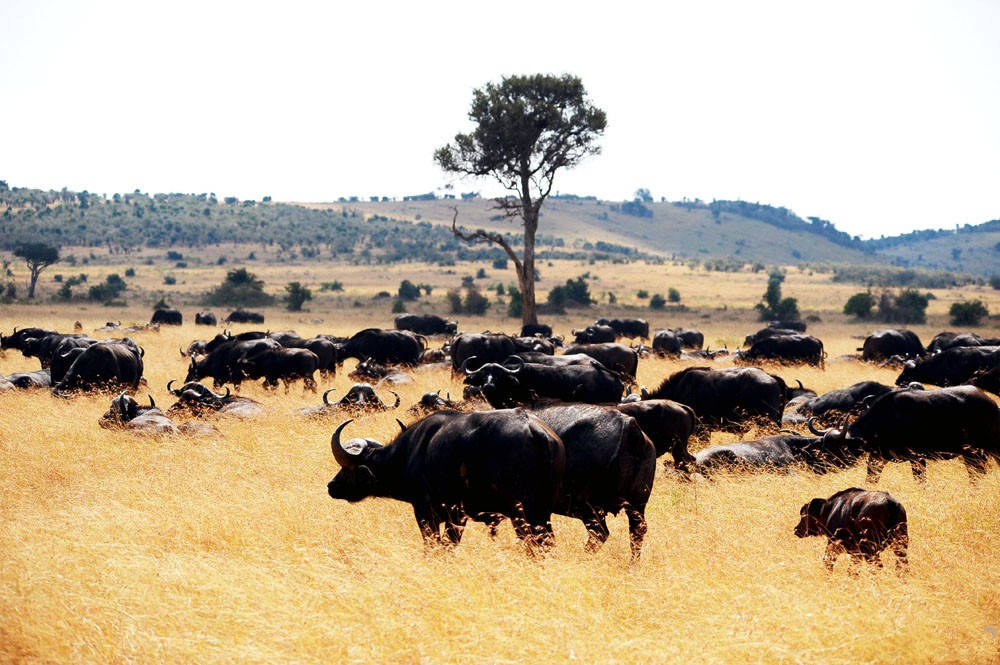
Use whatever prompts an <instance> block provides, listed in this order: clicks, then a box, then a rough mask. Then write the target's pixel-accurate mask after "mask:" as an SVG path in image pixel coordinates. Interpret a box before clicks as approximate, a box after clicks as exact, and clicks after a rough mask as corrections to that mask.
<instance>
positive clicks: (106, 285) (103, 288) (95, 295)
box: [87, 273, 126, 304]
mask: <svg viewBox="0 0 1000 665" xmlns="http://www.w3.org/2000/svg"><path fill="white" fill-rule="evenodd" d="M125 288H126V287H125V280H123V279H122V278H121V277H119V276H118V274H117V273H111V274H110V275H108V276H107V277H105V278H104V282H102V283H101V284H95V285H94V286H91V287H90V289H89V291H88V292H87V297H88V298H90V299H91V300H99V301H101V302H103V303H104V304H108V302H110V301H112V300H114V299H115V298H117V297H118V295H119V294H120V293H121V292H122V291H124V290H125Z"/></svg>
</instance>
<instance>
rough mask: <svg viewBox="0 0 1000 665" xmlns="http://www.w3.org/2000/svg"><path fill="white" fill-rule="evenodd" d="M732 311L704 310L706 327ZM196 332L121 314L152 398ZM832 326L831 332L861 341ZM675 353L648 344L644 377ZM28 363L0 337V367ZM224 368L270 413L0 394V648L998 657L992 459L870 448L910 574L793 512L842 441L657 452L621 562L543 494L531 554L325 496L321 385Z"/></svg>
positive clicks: (30, 653) (50, 655)
mask: <svg viewBox="0 0 1000 665" xmlns="http://www.w3.org/2000/svg"><path fill="white" fill-rule="evenodd" d="M36 311H37V310H36ZM17 315H18V317H19V318H17V319H15V318H13V317H11V316H8V315H4V314H0V330H3V331H5V332H7V331H9V330H10V329H11V327H12V325H13V324H14V323H15V322H16V323H20V324H24V323H38V324H42V325H50V326H52V327H56V328H59V329H62V330H66V329H68V328H70V327H71V326H72V321H73V319H74V318H77V316H78V315H77V313H75V312H73V311H72V310H65V311H59V312H56V313H54V314H52V315H47V316H39V317H38V318H37V319H33V320H30V321H27V320H25V315H24V314H23V312H18V314H17ZM28 318H31V317H30V316H28ZM281 324H288V327H297V328H298V329H299V331H300V332H302V333H305V334H309V333H312V332H316V331H317V330H318V329H319V328H324V326H320V325H311V324H310V325H303V324H301V323H297V322H296V321H295V320H292V319H287V320H279V321H278V322H277V325H275V324H272V328H276V327H278V326H279V325H281ZM362 324H363V322H360V321H354V320H351V319H342V320H340V321H339V323H338V325H339V326H342V327H343V328H345V329H350V328H354V329H357V328H358V327H361V325H362ZM88 327H89V326H88ZM746 327H747V324H746V323H745V322H743V323H742V324H738V323H736V322H734V323H733V324H732V330H731V331H729V330H723V329H722V328H719V329H715V328H710V327H707V326H706V328H705V332H706V338H713V337H720V336H736V335H737V334H738V330H742V331H743V332H746ZM313 328H315V330H314V329H313ZM325 329H327V330H328V328H325ZM345 331H346V330H345ZM719 331H722V332H719ZM204 334H205V331H204V329H197V328H195V327H194V326H191V325H185V326H183V327H182V328H180V329H172V328H170V329H168V328H164V329H163V330H162V331H161V332H160V333H148V334H144V335H141V336H138V339H139V341H140V343H142V344H143V346H144V347H145V348H146V356H145V360H146V376H147V377H148V378H149V382H150V388H149V391H150V392H151V393H152V394H153V395H154V397H155V398H156V401H157V403H158V404H160V405H167V404H169V403H170V401H171V400H170V399H169V397H170V396H169V395H168V394H167V393H166V391H165V389H164V385H165V383H166V381H167V380H168V379H170V378H183V374H184V371H185V361H184V359H182V358H180V356H179V355H178V354H177V347H178V346H183V345H184V344H185V343H186V342H187V341H189V340H190V339H193V338H194V337H196V336H204ZM834 335H835V331H834V330H833V329H831V330H830V331H829V333H828V334H827V335H826V336H824V340H825V341H827V346H828V348H829V347H831V346H833V347H835V348H847V347H848V346H850V345H854V344H856V340H850V339H849V338H848V337H847V336H846V335H844V336H843V337H844V339H840V338H836V337H834ZM821 336H823V335H821ZM352 364H353V363H352V362H350V361H349V363H348V365H347V368H346V369H345V371H344V372H342V373H339V374H338V375H337V377H336V379H335V380H334V381H333V383H332V385H333V386H334V387H336V388H337V392H336V393H334V395H337V394H342V393H343V392H344V391H345V390H346V388H347V387H348V386H349V385H350V383H351V382H352V381H351V379H349V378H348V377H347V376H346V371H347V369H349V368H350V367H351V366H352ZM685 364H690V363H680V362H673V361H665V360H653V359H650V360H644V361H643V362H642V363H641V364H640V377H639V379H640V383H645V384H647V385H654V384H656V383H658V381H659V380H660V379H662V378H663V377H664V376H666V375H667V374H669V373H670V372H672V371H674V370H676V369H678V368H680V367H681V366H683V365H685ZM36 366H37V363H36V362H35V361H34V360H25V359H22V358H21V357H20V355H19V354H17V353H16V352H8V353H7V354H6V356H5V357H3V358H0V371H2V373H5V374H6V373H10V372H12V371H15V370H17V369H33V368H35V367H36ZM773 369H775V371H777V372H778V373H779V374H781V375H782V376H784V377H785V378H786V379H787V380H789V381H793V380H794V378H796V377H799V378H802V380H803V382H804V383H806V385H809V386H813V387H815V388H816V389H817V390H819V391H824V390H829V389H831V388H835V387H840V386H843V385H847V384H849V383H852V382H854V381H858V380H862V379H865V378H875V379H878V380H881V381H883V382H890V383H891V381H892V378H893V374H892V373H891V372H889V371H888V370H880V369H873V368H871V367H869V366H866V365H863V364H861V363H857V362H849V361H840V362H831V363H829V364H828V366H827V369H826V371H825V372H824V371H820V370H817V369H809V368H773ZM414 377H415V379H416V382H415V383H414V384H411V385H406V386H400V387H397V388H396V390H397V391H398V392H399V393H400V394H401V395H402V398H403V406H404V407H405V406H408V405H409V404H412V403H413V402H415V401H416V400H417V399H418V398H419V396H420V394H421V393H423V392H424V391H427V390H435V389H438V388H444V389H446V390H450V391H451V393H452V395H456V394H460V392H461V383H460V381H458V380H457V379H454V378H452V377H451V376H450V374H449V373H447V372H444V371H441V370H423V371H417V372H414ZM321 387H330V384H327V385H326V386H321ZM242 392H243V393H245V394H247V395H249V396H252V397H255V398H257V399H260V400H261V401H262V402H264V403H265V405H266V408H267V413H266V416H265V417H264V418H262V419H260V420H257V421H251V422H243V421H238V420H217V421H215V422H216V424H217V426H218V427H219V429H220V430H221V431H222V436H221V437H219V438H214V439H212V438H209V439H192V438H186V437H175V438H160V439H157V438H143V437H136V436H133V435H130V434H129V433H126V432H118V431H108V430H103V429H100V428H99V427H98V426H97V418H98V417H99V416H100V414H101V413H103V412H104V410H106V408H107V406H108V402H109V399H110V398H109V396H106V395H105V396H88V397H78V398H75V399H71V400H61V399H56V398H53V397H51V396H50V395H48V394H47V393H46V392H38V393H5V394H0V468H2V469H3V473H2V475H0V662H4V663H6V662H26V663H206V664H209V663H211V664H214V663H323V664H324V665H326V664H328V663H331V662H361V663H376V662H377V663H452V662H454V663H480V662H488V663H521V662H530V663H540V662H559V663H561V662H592V663H619V662H620V663H635V662H678V663H682V662H683V663H687V662H727V663H729V662H738V663H754V662H761V663H774V662H806V663H851V664H854V663H859V662H871V663H904V662H905V663H922V662H956V663H958V662H961V663H988V662H997V659H998V653H1000V651H998V648H1000V640H998V637H997V636H998V634H1000V594H998V593H997V589H998V588H1000V565H998V564H997V560H996V553H997V551H998V550H1000V471H998V469H997V468H996V465H991V467H990V472H989V474H988V476H987V477H986V479H985V480H983V481H981V482H980V483H978V484H977V485H972V484H970V483H969V480H968V477H967V474H966V472H965V470H964V468H963V467H962V465H961V464H960V463H959V462H955V461H952V462H932V463H931V464H930V468H929V473H928V482H927V485H926V486H925V487H922V486H919V485H917V484H916V483H915V482H914V480H913V479H912V477H911V474H910V472H909V469H908V468H907V467H906V466H904V465H898V464H895V465H890V466H889V468H887V470H886V472H885V473H884V474H883V479H882V481H881V482H880V484H879V489H884V490H887V491H889V492H891V493H892V494H893V495H894V496H896V497H897V498H898V499H899V500H900V501H901V502H902V503H903V505H904V506H905V507H906V509H907V512H908V514H909V520H910V537H911V549H910V552H911V556H910V558H911V570H910V573H909V574H908V575H907V576H900V575H898V574H896V573H895V571H894V566H893V565H892V557H891V555H889V554H886V556H885V558H886V563H887V567H886V569H885V570H882V571H877V570H871V569H869V568H867V567H858V568H854V567H852V565H851V564H850V562H849V561H848V560H847V559H846V557H845V558H842V560H841V561H839V562H838V564H837V566H836V568H835V570H834V572H833V573H832V574H827V573H826V571H825V570H824V569H823V567H822V565H821V562H820V558H821V555H822V551H823V548H824V543H823V542H822V540H821V539H818V538H811V539H804V540H799V539H797V538H795V537H794V536H793V534H792V528H793V527H794V526H795V523H796V522H797V521H798V510H799V507H800V506H801V505H802V504H803V503H805V502H807V501H808V500H809V499H811V498H812V497H816V496H820V497H825V496H829V495H830V494H832V493H833V492H835V491H837V490H840V489H843V488H845V487H849V486H852V485H857V486H864V470H863V468H862V467H858V468H854V469H850V470H847V471H843V472H839V473H833V474H830V475H827V476H814V475H811V474H806V473H791V474H788V475H769V474H759V475H751V476H735V475H733V476H726V475H722V476H720V477H719V478H718V479H717V480H714V481H712V482H707V481H698V482H693V483H684V482H681V481H680V480H679V479H677V478H676V477H674V476H673V475H672V474H671V473H669V472H668V471H666V470H665V469H664V468H663V467H662V465H661V467H660V468H659V469H658V471H657V479H656V484H655V487H654V489H653V495H652V499H651V502H650V505H649V508H648V510H647V517H648V521H649V535H648V537H647V540H646V546H645V548H644V552H643V557H642V559H641V561H640V562H639V563H638V564H636V565H629V563H628V559H629V556H628V538H627V525H626V521H625V519H624V517H618V518H615V519H612V520H611V527H612V534H611V538H610V539H609V541H608V543H607V544H606V545H605V547H604V548H603V549H602V550H600V551H599V552H597V553H595V554H586V553H585V552H584V547H583V546H584V542H585V540H586V538H585V532H584V529H583V527H582V525H581V524H580V523H579V522H578V521H574V520H569V519H566V518H562V517H558V516H556V517H554V527H555V531H556V539H557V545H556V548H555V550H554V551H553V552H552V553H551V555H549V556H547V557H546V558H544V559H542V560H540V561H535V560H531V559H529V558H527V557H526V556H525V555H524V554H523V552H522V549H521V547H520V545H519V543H518V542H517V540H516V538H515V537H514V535H513V531H512V529H510V527H509V526H507V527H505V528H504V529H502V531H501V534H500V535H499V537H498V538H497V539H496V540H491V539H490V538H489V537H488V536H487V534H486V530H485V529H484V528H482V527H481V526H478V525H472V526H470V528H469V529H467V530H466V535H465V538H464V540H463V542H462V544H461V545H460V546H459V547H458V548H457V549H456V550H455V551H453V552H447V551H431V552H426V551H425V549H424V546H423V544H422V542H421V540H420V537H419V533H418V530H417V527H416V524H415V521H414V519H413V515H412V511H411V510H410V507H409V506H407V505H405V504H402V503H399V502H394V501H391V500H379V499H369V500H366V501H364V502H361V503H359V504H355V505H350V504H347V503H345V502H341V501H333V500H331V499H330V498H329V497H328V496H327V494H326V487H325V485H326V483H327V482H328V481H329V480H330V478H332V476H333V475H334V474H335V473H336V470H337V466H336V463H335V462H334V460H333V457H332V455H331V454H330V451H329V444H328V442H329V437H330V433H331V431H332V429H333V427H334V426H335V425H336V423H337V422H338V421H337V420H336V419H334V420H331V421H329V422H322V421H321V422H315V421H308V420H304V419H302V418H300V417H298V416H297V414H296V410H297V409H298V408H301V407H302V406H306V405H311V404H316V403H319V397H318V396H316V395H312V394H311V393H307V394H305V395H303V393H302V392H301V388H298V387H293V389H292V390H291V392H290V393H288V394H287V395H286V394H284V393H283V392H282V391H280V390H279V391H278V392H276V393H273V394H272V393H265V392H264V391H263V390H262V389H261V388H259V387H257V386H245V388H244V390H243V391H242ZM396 415H399V414H398V413H393V412H389V413H385V414H376V415H370V416H364V417H361V418H359V419H358V420H357V422H356V424H355V425H353V426H352V431H353V432H354V433H356V434H358V435H361V434H363V435H367V436H372V437H375V438H378V439H381V440H383V441H387V440H389V439H391V438H392V437H393V436H394V434H395V432H396V431H398V428H397V426H396V424H395V422H394V417H395V416H396ZM404 420H405V418H404ZM726 438H727V437H725V436H723V435H715V436H713V442H718V441H721V440H725V439H726ZM728 438H732V437H731V436H729V437H728Z"/></svg>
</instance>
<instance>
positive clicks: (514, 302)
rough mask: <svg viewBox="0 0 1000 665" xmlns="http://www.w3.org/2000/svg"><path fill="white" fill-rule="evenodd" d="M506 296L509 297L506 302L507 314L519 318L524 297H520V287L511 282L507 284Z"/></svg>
mask: <svg viewBox="0 0 1000 665" xmlns="http://www.w3.org/2000/svg"><path fill="white" fill-rule="evenodd" d="M507 296H508V297H509V298H510V300H509V301H508V302H507V316H509V317H511V318H515V319H519V318H521V315H522V314H523V313H524V299H523V298H522V297H521V289H519V288H517V287H516V286H514V285H513V284H508V285H507Z"/></svg>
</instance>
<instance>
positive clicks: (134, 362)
mask: <svg viewBox="0 0 1000 665" xmlns="http://www.w3.org/2000/svg"><path fill="white" fill-rule="evenodd" d="M143 354H144V351H143V350H142V349H141V348H140V347H138V346H137V345H136V343H135V342H133V341H132V339H131V338H128V337H126V338H124V339H121V340H112V341H104V342H97V343H96V344H93V345H91V346H89V347H87V348H86V349H84V351H83V353H81V354H80V355H79V356H78V357H77V359H76V360H75V361H73V364H72V365H71V366H70V368H69V369H68V370H67V371H66V374H65V375H64V376H63V378H62V380H61V381H60V382H59V383H57V384H56V385H55V386H53V388H52V393H53V394H54V395H58V396H66V395H68V394H69V393H72V392H76V391H80V390H106V389H114V390H119V389H122V388H125V389H130V390H135V389H136V388H138V387H139V380H140V379H141V378H142V370H143V363H142V356H143Z"/></svg>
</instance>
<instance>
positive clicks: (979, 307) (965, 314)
mask: <svg viewBox="0 0 1000 665" xmlns="http://www.w3.org/2000/svg"><path fill="white" fill-rule="evenodd" d="M948 314H949V316H951V323H952V325H956V326H977V325H979V322H980V321H982V320H983V318H984V317H987V316H989V315H990V310H988V309H987V308H986V305H984V304H983V301H982V300H966V301H964V302H956V303H953V304H952V306H951V309H949V310H948Z"/></svg>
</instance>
